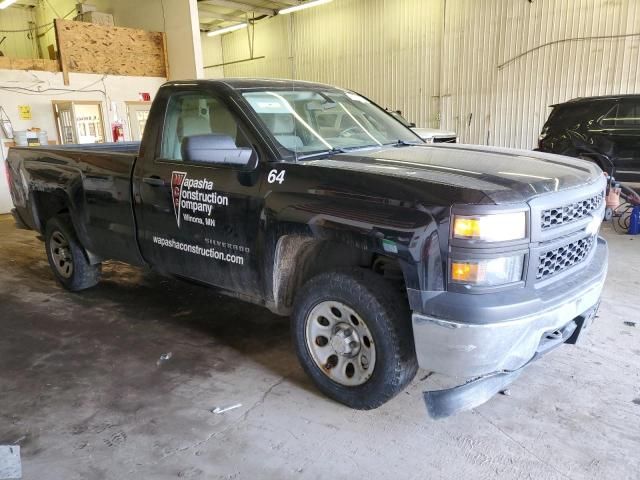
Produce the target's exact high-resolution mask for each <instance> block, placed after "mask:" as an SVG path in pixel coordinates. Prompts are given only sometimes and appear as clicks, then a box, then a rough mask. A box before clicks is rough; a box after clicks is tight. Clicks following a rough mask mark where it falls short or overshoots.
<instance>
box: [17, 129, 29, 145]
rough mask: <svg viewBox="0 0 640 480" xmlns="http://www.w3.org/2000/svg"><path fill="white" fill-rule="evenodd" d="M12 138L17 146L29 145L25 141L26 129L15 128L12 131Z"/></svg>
mask: <svg viewBox="0 0 640 480" xmlns="http://www.w3.org/2000/svg"><path fill="white" fill-rule="evenodd" d="M13 140H14V141H15V142H16V145H17V146H18V147H26V146H28V145H29V142H28V141H27V131H26V130H16V131H14V132H13Z"/></svg>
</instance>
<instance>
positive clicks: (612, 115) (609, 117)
mask: <svg viewBox="0 0 640 480" xmlns="http://www.w3.org/2000/svg"><path fill="white" fill-rule="evenodd" d="M619 107H620V105H618V104H616V105H614V106H613V107H612V108H611V110H609V111H608V112H607V113H606V115H605V116H604V117H602V120H600V123H601V124H602V126H603V127H615V126H616V120H617V117H618V108H619Z"/></svg>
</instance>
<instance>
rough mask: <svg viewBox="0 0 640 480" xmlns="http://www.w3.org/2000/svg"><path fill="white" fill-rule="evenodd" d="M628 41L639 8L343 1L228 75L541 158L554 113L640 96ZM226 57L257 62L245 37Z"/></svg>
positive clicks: (287, 19)
mask: <svg viewBox="0 0 640 480" xmlns="http://www.w3.org/2000/svg"><path fill="white" fill-rule="evenodd" d="M632 34H640V1H638V0H534V1H533V2H528V1H526V0H335V1H334V2H332V3H330V4H328V5H324V6H321V7H317V8H311V9H309V10H305V11H302V12H299V13H296V14H294V15H287V16H282V17H275V18H273V19H269V20H263V21H260V22H259V23H258V24H257V26H256V29H255V53H254V55H255V56H260V55H265V56H266V58H265V59H264V60H258V61H253V62H248V63H240V64H236V65H229V66H226V67H225V69H224V73H225V76H264V77H282V78H296V79H304V80H315V81H321V82H327V83H332V84H337V85H340V86H343V87H347V88H352V89H354V90H357V91H360V92H361V93H363V94H365V95H367V96H369V97H371V98H372V99H374V100H375V101H377V102H378V103H379V104H381V105H383V106H389V107H393V108H397V109H400V110H402V111H403V112H405V113H406V116H407V117H408V118H409V119H410V120H413V121H416V122H417V123H418V124H419V125H422V126H438V123H440V124H441V126H442V127H443V128H452V129H455V130H456V131H458V132H459V134H460V137H461V140H462V141H463V142H469V143H488V144H492V145H501V146H510V147H519V148H533V147H534V146H535V144H536V138H537V135H538V133H539V132H540V130H541V127H542V124H543V123H544V121H545V119H546V117H547V115H548V113H549V109H548V105H550V104H552V103H557V102H561V101H564V100H568V99H571V98H574V97H577V96H587V95H604V94H617V93H640V35H635V36H631V35H632ZM620 35H627V36H626V37H619V36H620ZM595 37H600V38H595ZM222 46H223V52H222V57H223V58H224V61H226V62H229V61H234V60H241V59H244V58H247V57H248V56H249V49H248V42H247V32H246V31H239V32H235V33H232V34H228V35H225V36H224V37H223V41H222ZM205 48H209V46H208V45H207V46H205ZM438 120H441V121H440V122H439V121H438Z"/></svg>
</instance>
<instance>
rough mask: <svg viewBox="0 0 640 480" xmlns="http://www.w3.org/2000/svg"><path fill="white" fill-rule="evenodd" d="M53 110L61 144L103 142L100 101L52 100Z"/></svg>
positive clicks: (102, 118)
mask: <svg viewBox="0 0 640 480" xmlns="http://www.w3.org/2000/svg"><path fill="white" fill-rule="evenodd" d="M53 111H54V115H55V117H56V125H57V127H58V137H59V138H60V143H61V144H62V145H68V144H73V143H81V144H85V143H104V142H105V135H104V117H103V115H102V103H101V102H73V101H72V102H67V101H58V100H54V101H53Z"/></svg>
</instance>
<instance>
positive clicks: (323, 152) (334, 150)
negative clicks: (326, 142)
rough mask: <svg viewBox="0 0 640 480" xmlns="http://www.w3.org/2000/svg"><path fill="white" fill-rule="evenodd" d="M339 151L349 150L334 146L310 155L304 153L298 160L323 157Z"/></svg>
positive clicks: (345, 151)
mask: <svg viewBox="0 0 640 480" xmlns="http://www.w3.org/2000/svg"><path fill="white" fill-rule="evenodd" d="M338 153H347V150H346V149H344V148H338V147H333V148H332V149H330V150H323V151H322V152H316V153H310V154H308V155H303V156H301V157H298V160H307V159H309V158H314V157H322V156H327V157H331V156H333V155H337V154H338Z"/></svg>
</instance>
